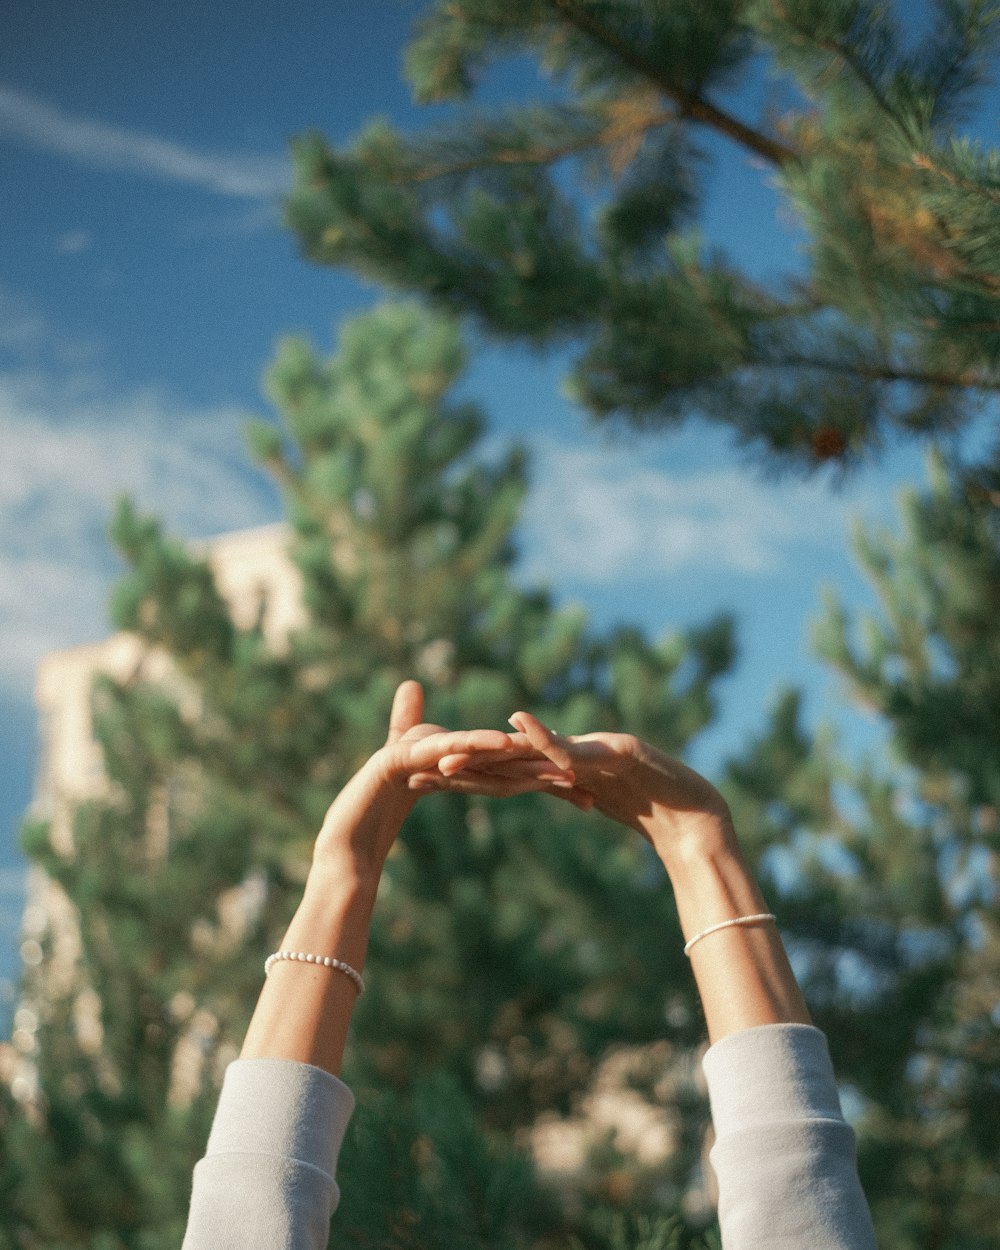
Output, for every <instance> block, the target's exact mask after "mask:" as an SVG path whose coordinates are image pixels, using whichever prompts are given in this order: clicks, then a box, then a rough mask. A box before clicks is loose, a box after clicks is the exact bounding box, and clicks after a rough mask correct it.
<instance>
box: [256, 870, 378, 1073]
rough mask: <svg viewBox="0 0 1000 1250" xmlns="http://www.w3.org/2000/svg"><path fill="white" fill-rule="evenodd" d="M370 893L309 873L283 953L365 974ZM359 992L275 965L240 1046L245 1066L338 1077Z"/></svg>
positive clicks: (340, 878)
mask: <svg viewBox="0 0 1000 1250" xmlns="http://www.w3.org/2000/svg"><path fill="white" fill-rule="evenodd" d="M375 891H376V886H375V884H374V883H372V882H368V881H362V880H358V879H357V877H356V876H354V875H348V874H347V873H345V872H343V871H338V870H336V869H335V868H334V867H333V866H323V865H320V866H314V868H313V870H312V872H311V873H310V875H309V879H308V881H307V883H306V889H305V893H304V895H303V898H302V902H301V903H300V905H299V907H298V910H297V911H296V913H295V915H294V917H293V918H292V922H291V924H290V925H289V927H288V931H287V933H286V934H285V936H284V938H283V940H282V943H281V949H282V950H295V951H307V952H309V953H311V954H315V955H333V956H335V957H336V958H338V959H342V960H343V961H344V962H345V963H348V964H350V965H351V966H352V967H353V968H356V969H357V970H358V971H361V969H362V968H363V967H364V962H365V953H366V951H367V947H368V930H369V926H370V923H371V914H372V908H373V906H374V902H375ZM357 997H358V990H357V987H356V985H355V984H354V982H353V981H352V980H351V978H350V977H348V976H347V975H345V974H344V973H343V972H338V971H337V970H336V969H333V968H327V967H323V966H322V965H318V964H307V963H300V962H292V961H281V962H278V963H275V964H274V966H273V967H272V968H271V973H270V975H269V976H268V977H267V979H266V981H265V983H264V986H263V988H262V990H261V995H260V998H259V1000H258V1003H257V1008H256V1010H255V1011H254V1015H253V1019H252V1020H251V1022H250V1028H249V1030H248V1031H247V1036H246V1040H245V1042H244V1044H243V1050H242V1052H241V1058H243V1059H293V1060H297V1061H298V1062H300V1063H309V1064H312V1065H313V1066H314V1067H317V1068H323V1069H325V1070H326V1071H327V1072H331V1073H333V1075H334V1076H336V1075H338V1074H339V1072H340V1066H341V1062H342V1060H343V1054H344V1045H345V1042H346V1039H347V1030H348V1025H349V1023H350V1019H351V1013H352V1011H353V1009H354V1004H355V1001H356V1000H357Z"/></svg>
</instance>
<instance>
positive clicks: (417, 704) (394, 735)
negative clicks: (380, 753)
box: [386, 680, 424, 743]
mask: <svg viewBox="0 0 1000 1250" xmlns="http://www.w3.org/2000/svg"><path fill="white" fill-rule="evenodd" d="M423 719H424V688H423V686H421V684H420V682H419V681H413V680H410V681H404V682H403V683H402V684H401V685H400V687H399V689H398V690H397V691H396V693H395V695H394V696H393V700H392V711H391V712H390V713H389V736H388V738H386V742H387V743H392V742H398V741H399V740H400V738H402V736H403V734H405V733H406V732H407V730H409V729H412V728H413V727H414V725H419V724H421V723H422V721H423Z"/></svg>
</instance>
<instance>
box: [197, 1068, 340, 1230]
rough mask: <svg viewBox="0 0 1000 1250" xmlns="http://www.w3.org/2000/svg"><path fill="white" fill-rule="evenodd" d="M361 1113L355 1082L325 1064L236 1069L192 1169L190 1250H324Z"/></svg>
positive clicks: (230, 1071) (231, 1070)
mask: <svg viewBox="0 0 1000 1250" xmlns="http://www.w3.org/2000/svg"><path fill="white" fill-rule="evenodd" d="M353 1109H354V1095H353V1094H352V1093H351V1091H350V1090H349V1089H348V1088H347V1086H346V1085H345V1084H344V1083H343V1082H342V1081H339V1080H338V1079H337V1078H336V1077H335V1076H331V1075H330V1074H329V1073H328V1072H324V1071H322V1070H321V1069H320V1068H314V1067H311V1066H310V1065H309V1064H304V1063H294V1062H292V1061H291V1060H286V1059H238V1060H236V1061H235V1062H234V1063H231V1064H230V1065H229V1067H228V1068H227V1069H226V1077H225V1081H224V1083H223V1087H222V1093H221V1095H220V1098H219V1106H218V1109H217V1110H216V1113H215V1120H214V1122H213V1124H212V1132H211V1136H210V1137H209V1139H208V1148H207V1150H206V1152H205V1157H204V1158H203V1159H202V1160H201V1161H200V1162H199V1163H198V1165H197V1166H196V1167H195V1170H194V1186H193V1189H192V1193H191V1211H190V1215H189V1217H188V1226H187V1232H186V1234H185V1237H184V1245H183V1250H247V1248H248V1247H253V1248H254V1250H325V1247H326V1244H327V1240H328V1238H329V1235H330V1215H331V1214H332V1212H333V1210H334V1208H335V1207H336V1205H337V1201H338V1199H339V1197H340V1191H339V1190H338V1188H337V1182H336V1180H335V1176H336V1168H337V1155H338V1154H339V1152H340V1144H341V1142H342V1141H343V1138H344V1133H345V1131H346V1129H347V1122H348V1120H349V1119H350V1116H351V1112H352V1111H353Z"/></svg>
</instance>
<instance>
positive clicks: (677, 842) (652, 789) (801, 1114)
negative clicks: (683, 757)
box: [411, 712, 875, 1250]
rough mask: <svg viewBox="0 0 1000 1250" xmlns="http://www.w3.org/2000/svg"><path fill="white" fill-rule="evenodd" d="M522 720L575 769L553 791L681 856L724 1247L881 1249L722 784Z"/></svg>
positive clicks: (617, 743)
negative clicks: (568, 784)
mask: <svg viewBox="0 0 1000 1250" xmlns="http://www.w3.org/2000/svg"><path fill="white" fill-rule="evenodd" d="M511 723H512V724H513V725H514V726H515V728H516V729H517V730H519V731H520V734H521V735H523V737H521V738H519V739H518V740H519V741H523V742H524V743H525V744H529V745H531V746H533V747H535V749H536V750H538V751H539V752H541V753H544V754H545V755H546V756H547V757H548V758H549V759H550V760H552V762H553V763H554V764H555V765H557V766H558V767H559V768H561V769H563V770H565V774H566V776H570V775H572V776H573V777H574V778H575V787H574V789H573V790H572V791H561V790H558V789H554V790H553V791H552V792H553V793H556V794H558V793H565V794H566V795H567V797H571V798H573V800H574V801H576V802H579V803H581V805H583V804H584V803H585V802H586V801H587V799H588V797H589V799H590V800H592V802H593V803H594V805H595V806H596V807H597V808H598V809H599V810H601V811H602V812H604V813H605V815H608V816H610V817H612V818H614V819H615V820H618V821H620V822H621V823H622V824H624V825H627V826H629V827H630V828H632V829H635V830H636V831H637V832H639V833H640V834H642V836H643V837H645V838H646V839H647V840H648V841H649V842H650V843H651V844H652V846H653V848H654V849H655V851H656V853H657V855H658V856H659V857H660V859H661V860H662V862H663V864H664V867H665V868H666V870H667V874H668V876H669V878H670V881H671V884H672V886H673V888H674V892H675V894H676V898H677V908H678V913H679V915H680V921H681V926H682V929H683V932H684V936H685V939H686V943H687V946H686V949H687V950H688V953H689V955H690V959H691V967H692V970H693V972H694V977H695V981H696V984H697V987H698V992H699V995H700V997H701V1002H702V1005H703V1008H704V1012H705V1019H706V1023H707V1026H708V1035H709V1039H710V1041H711V1042H712V1043H713V1044H712V1046H711V1047H710V1048H709V1051H708V1053H707V1055H706V1058H705V1064H704V1067H705V1073H706V1077H707V1079H708V1084H709V1095H710V1098H711V1103H712V1117H713V1122H714V1125H715V1129H716V1143H715V1146H714V1148H713V1150H712V1156H711V1157H712V1162H713V1164H714V1167H715V1171H716V1176H717V1179H718V1184H719V1222H720V1226H721V1229H722V1241H723V1246H724V1250H874V1247H875V1239H874V1233H873V1231H872V1225H871V1218H870V1215H869V1212H868V1207H867V1204H866V1202H865V1198H864V1195H863V1193H862V1191H861V1186H860V1183H859V1181H858V1175H857V1167H856V1162H855V1145H854V1134H853V1132H852V1130H851V1129H850V1127H849V1126H848V1125H847V1124H846V1123H845V1121H844V1119H843V1116H842V1114H841V1110H840V1104H839V1100H838V1096H837V1087H836V1083H835V1081H834V1076H833V1070H832V1068H831V1065H830V1058H829V1054H828V1052H827V1048H826V1039H825V1038H824V1036H823V1034H822V1033H821V1032H820V1031H819V1030H818V1029H816V1028H814V1027H812V1025H811V1023H810V1017H809V1013H808V1010H807V1009H806V1005H805V1002H804V1001H803V998H802V994H801V992H800V991H799V987H798V985H797V983H796V981H795V977H794V975H793V973H792V969H791V965H790V964H789V961H788V957H787V955H786V953H785V948H784V946H783V944H782V941H781V938H780V936H779V934H778V930H777V927H776V925H775V923H774V918H773V916H771V914H770V910H769V908H768V905H767V902H766V900H765V899H764V897H763V895H762V893H761V890H760V887H759V886H758V884H757V882H756V881H755V879H754V877H753V874H752V873H751V871H750V868H749V865H748V864H747V861H746V858H745V856H744V855H743V853H742V851H741V850H740V846H739V843H738V841H737V838H736V834H735V831H734V829H733V824H732V820H731V818H730V814H729V809H728V807H727V805H726V803H725V801H724V799H723V798H722V796H721V794H719V792H718V791H717V790H716V789H715V788H714V787H713V786H712V785H711V784H710V783H709V782H707V781H706V780H705V779H704V778H703V777H701V776H699V774H697V773H695V772H693V771H692V770H691V769H690V768H687V767H686V766H685V765H684V764H681V763H680V762H678V761H677V760H673V759H671V758H669V757H668V756H666V755H664V754H663V753H662V752H660V751H657V750H656V749H655V748H653V747H651V746H649V745H648V744H646V743H644V742H641V741H639V740H638V739H636V738H634V737H631V736H629V735H626V734H588V735H585V736H583V737H573V738H564V737H560V736H559V735H558V734H554V733H552V732H551V731H550V730H549V729H548V728H547V727H546V726H544V725H543V724H541V722H539V721H538V720H537V719H536V718H535V717H533V716H530V715H528V714H527V713H523V712H521V713H517V714H515V715H514V716H513V717H512V718H511ZM495 766H496V767H497V768H498V769H501V770H502V769H503V768H504V763H503V762H502V761H500V760H499V759H498V761H497V763H496V765H495ZM490 767H491V765H490V764H489V762H488V761H487V760H485V759H484V758H483V757H480V758H479V759H478V760H472V759H470V758H469V757H466V756H463V755H461V754H456V755H455V756H453V757H446V758H444V759H443V760H442V761H441V762H440V764H439V766H438V770H437V772H438V777H437V778H434V777H433V776H427V775H420V774H418V775H416V776H415V777H414V778H413V779H412V782H411V784H414V785H433V786H441V787H445V788H447V787H449V786H450V785H451V784H453V783H454V781H455V780H456V779H457V780H461V779H462V778H463V777H464V778H466V780H467V781H469V782H470V783H471V782H472V781H473V776H472V774H474V773H475V771H476V770H477V769H479V770H482V769H484V768H485V769H487V770H488V769H489V768H490ZM734 922H735V923H734Z"/></svg>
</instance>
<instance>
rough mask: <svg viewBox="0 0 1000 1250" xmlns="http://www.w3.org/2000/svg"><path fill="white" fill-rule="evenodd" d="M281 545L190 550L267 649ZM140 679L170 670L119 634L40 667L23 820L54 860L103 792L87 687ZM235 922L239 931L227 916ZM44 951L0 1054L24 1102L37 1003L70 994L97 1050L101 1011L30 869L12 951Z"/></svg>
mask: <svg viewBox="0 0 1000 1250" xmlns="http://www.w3.org/2000/svg"><path fill="white" fill-rule="evenodd" d="M288 539H289V531H288V528H287V527H286V526H284V525H272V526H266V527H263V528H260V529H252V530H243V531H240V532H239V533H234V534H224V535H221V536H220V537H218V538H214V539H211V540H209V541H207V542H204V543H199V544H196V545H195V550H196V551H200V552H202V553H204V554H205V556H206V557H207V559H208V561H209V564H210V565H211V567H212V570H213V574H214V577H215V582H216V586H217V587H218V589H219V591H220V593H221V594H222V595H223V597H224V598H225V599H226V601H227V602H228V604H229V607H230V610H231V612H232V614H233V619H234V620H235V622H236V623H237V624H238V625H241V626H243V627H248V626H250V625H252V624H253V622H254V621H255V620H256V619H257V617H258V615H259V614H260V612H261V610H262V608H263V610H264V617H263V628H264V632H265V636H266V637H268V638H269V640H270V641H271V642H272V643H273V645H274V646H275V647H280V646H281V645H282V644H283V643H284V641H285V639H286V638H287V637H288V634H289V632H290V631H291V630H292V629H294V628H295V627H296V625H297V624H298V623H299V622H300V621H301V619H302V590H301V579H300V577H299V573H298V570H297V569H296V568H295V566H294V564H293V563H292V562H291V560H290V559H289V557H288V554H287V550H286V548H287V544H288ZM140 671H141V672H142V673H143V675H144V676H146V677H149V678H151V679H153V680H157V679H163V678H169V677H170V664H169V661H168V659H167V657H166V656H164V655H163V654H162V653H160V652H156V651H153V650H151V649H150V648H149V647H148V646H146V645H145V644H144V643H143V642H142V641H141V640H140V639H139V638H138V637H136V636H135V635H133V634H127V633H117V634H113V635H111V637H109V638H106V639H104V640H103V641H102V642H95V643H89V644H87V645H85V646H79V647H69V648H67V649H66V650H64V651H54V652H52V653H51V654H49V655H47V656H45V658H44V659H43V660H42V662H41V664H40V665H39V669H38V675H37V679H36V685H35V699H36V704H37V707H38V724H39V739H40V755H39V763H38V771H37V775H36V780H35V792H34V797H33V800H32V805H31V809H30V813H29V815H30V817H32V818H34V819H37V820H43V821H47V822H48V824H49V830H50V835H49V836H50V839H51V842H52V846H53V848H54V850H55V851H56V852H57V853H58V854H60V855H64V856H72V854H73V815H74V812H75V811H76V809H77V807H78V806H79V804H80V803H82V802H84V801H86V800H88V799H94V798H99V797H101V796H102V795H103V794H105V793H106V792H107V778H106V776H105V773H104V767H103V763H102V759H101V752H100V748H99V746H98V744H97V742H96V740H95V737H94V731H93V719H92V708H91V702H92V692H93V687H94V679H95V677H96V676H97V675H98V674H105V675H107V676H110V677H113V678H115V679H116V680H118V681H124V680H127V679H128V678H129V677H130V676H131V675H133V674H137V673H138V672H140ZM192 712H196V703H195V704H193V705H192ZM151 823H154V825H155V822H151ZM149 834H150V836H151V837H153V838H155V837H156V836H157V830H156V828H155V827H152V828H150V830H149ZM231 910H232V909H231ZM233 923H237V919H236V917H235V916H234V917H233ZM43 943H45V944H46V946H47V947H48V952H49V954H48V958H47V959H46V960H45V961H44V977H43V978H40V979H37V980H36V981H35V986H34V994H35V995H36V996H37V1001H35V1000H32V999H27V998H26V999H22V1000H21V1001H20V1002H19V1003H18V1005H17V1008H16V1010H15V1013H14V1029H13V1033H12V1035H11V1045H10V1046H9V1047H6V1048H4V1049H3V1051H2V1052H0V1075H2V1076H3V1077H4V1078H6V1080H7V1082H8V1084H9V1085H10V1087H11V1089H12V1090H13V1092H14V1094H15V1096H17V1097H18V1099H19V1100H20V1101H22V1102H26V1103H30V1102H31V1101H32V1100H33V1098H34V1095H35V1069H34V1064H33V1062H32V1055H33V1053H34V1049H35V1031H36V1029H37V1028H38V1024H39V1018H40V1013H41V1012H42V1011H43V1010H44V1007H43V1001H44V999H45V998H47V997H49V996H52V997H54V998H55V997H58V998H61V997H63V996H64V995H65V994H66V993H67V992H73V991H75V992H76V999H75V1011H74V1020H75V1024H76V1029H77V1033H78V1036H79V1038H80V1041H81V1044H82V1045H84V1046H85V1047H87V1048H88V1049H91V1050H93V1051H95V1052H96V1051H97V1050H98V1049H99V1048H100V1044H101V1026H100V1004H99V1002H98V1000H97V996H96V995H95V994H94V993H93V991H92V990H90V989H89V988H87V987H86V986H85V985H82V984H81V981H80V976H79V972H78V964H79V959H80V932H79V926H78V924H77V921H76V911H75V907H74V905H73V904H72V903H71V902H70V900H69V899H68V898H67V897H66V895H65V893H64V892H63V890H62V889H61V888H60V887H59V886H58V885H57V884H56V883H55V882H54V881H52V879H51V878H50V877H49V876H48V875H47V874H46V873H45V872H44V871H43V870H42V869H41V868H39V867H37V866H36V865H31V866H30V867H29V870H28V877H27V886H26V905H25V911H24V920H23V925H22V932H21V946H20V954H21V959H22V961H23V963H24V965H25V966H27V967H29V968H31V967H39V968H40V967H41V965H42V963H43V955H42V952H43ZM201 1023H202V1025H203V1026H205V1027H207V1024H206V1022H204V1021H203V1022H201Z"/></svg>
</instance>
